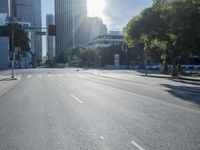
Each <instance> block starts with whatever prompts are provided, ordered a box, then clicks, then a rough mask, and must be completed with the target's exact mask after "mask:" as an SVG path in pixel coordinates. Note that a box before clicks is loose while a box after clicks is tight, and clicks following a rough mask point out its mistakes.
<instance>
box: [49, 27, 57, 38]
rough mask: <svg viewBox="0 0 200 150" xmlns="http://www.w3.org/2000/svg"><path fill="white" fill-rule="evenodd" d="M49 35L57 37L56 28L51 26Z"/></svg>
mask: <svg viewBox="0 0 200 150" xmlns="http://www.w3.org/2000/svg"><path fill="white" fill-rule="evenodd" d="M48 33H49V36H56V26H55V25H49V29H48Z"/></svg>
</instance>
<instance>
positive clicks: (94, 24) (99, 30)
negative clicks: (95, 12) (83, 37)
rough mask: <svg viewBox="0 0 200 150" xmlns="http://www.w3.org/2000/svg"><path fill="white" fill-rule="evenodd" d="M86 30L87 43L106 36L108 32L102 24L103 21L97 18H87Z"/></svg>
mask: <svg viewBox="0 0 200 150" xmlns="http://www.w3.org/2000/svg"><path fill="white" fill-rule="evenodd" d="M87 28H88V29H87V33H88V36H89V37H88V38H89V41H91V40H92V39H93V38H95V37H97V36H99V35H106V34H107V32H108V31H107V26H106V25H105V24H103V20H102V19H101V18H99V17H88V19H87Z"/></svg>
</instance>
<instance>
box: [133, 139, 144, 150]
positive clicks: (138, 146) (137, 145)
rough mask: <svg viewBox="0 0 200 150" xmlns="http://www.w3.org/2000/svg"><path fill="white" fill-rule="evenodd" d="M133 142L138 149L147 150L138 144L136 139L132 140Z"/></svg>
mask: <svg viewBox="0 0 200 150" xmlns="http://www.w3.org/2000/svg"><path fill="white" fill-rule="evenodd" d="M131 144H133V145H134V146H135V147H137V148H138V150H145V149H144V148H143V147H141V146H140V145H139V144H137V143H136V142H135V141H133V140H132V141H131Z"/></svg>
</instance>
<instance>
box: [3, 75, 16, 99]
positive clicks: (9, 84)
mask: <svg viewBox="0 0 200 150" xmlns="http://www.w3.org/2000/svg"><path fill="white" fill-rule="evenodd" d="M19 80H20V77H17V79H11V78H10V76H2V75H0V96H1V95H3V94H4V93H6V92H7V91H8V90H9V89H11V88H13V87H14V86H15V85H16V84H17V82H18V81H19Z"/></svg>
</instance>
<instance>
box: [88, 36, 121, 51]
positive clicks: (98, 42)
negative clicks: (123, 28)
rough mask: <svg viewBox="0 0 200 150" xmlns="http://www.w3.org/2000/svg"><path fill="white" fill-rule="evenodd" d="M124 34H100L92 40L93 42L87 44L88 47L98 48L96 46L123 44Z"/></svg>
mask: <svg viewBox="0 0 200 150" xmlns="http://www.w3.org/2000/svg"><path fill="white" fill-rule="evenodd" d="M123 39H124V36H123V35H111V34H107V35H100V36H97V37H95V38H94V39H92V40H91V42H90V43H89V44H88V45H86V47H87V48H96V47H110V46H112V45H122V44H123Z"/></svg>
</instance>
